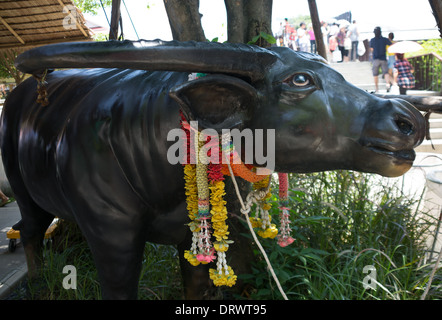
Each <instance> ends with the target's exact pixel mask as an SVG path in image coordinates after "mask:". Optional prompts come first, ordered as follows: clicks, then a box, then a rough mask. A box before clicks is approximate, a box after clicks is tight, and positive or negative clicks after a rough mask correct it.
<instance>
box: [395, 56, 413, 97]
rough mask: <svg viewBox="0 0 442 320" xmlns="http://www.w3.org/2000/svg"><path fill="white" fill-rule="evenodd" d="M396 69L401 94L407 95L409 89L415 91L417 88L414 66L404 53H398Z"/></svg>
mask: <svg viewBox="0 0 442 320" xmlns="http://www.w3.org/2000/svg"><path fill="white" fill-rule="evenodd" d="M394 68H395V69H397V72H398V75H397V84H398V86H399V93H400V94H407V89H413V88H414V87H415V86H416V80H415V78H414V76H413V72H414V70H413V66H412V65H411V64H410V62H408V60H407V59H405V58H404V54H403V53H396V62H395V63H394Z"/></svg>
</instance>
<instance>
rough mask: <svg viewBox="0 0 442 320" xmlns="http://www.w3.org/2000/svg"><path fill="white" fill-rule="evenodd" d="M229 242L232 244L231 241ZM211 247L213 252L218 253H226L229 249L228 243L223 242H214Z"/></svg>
mask: <svg viewBox="0 0 442 320" xmlns="http://www.w3.org/2000/svg"><path fill="white" fill-rule="evenodd" d="M229 242H230V243H232V242H233V241H229ZM213 246H214V247H215V250H216V251H219V252H226V251H227V250H228V249H229V243H228V242H227V241H225V240H222V241H216V242H215V243H214V244H213Z"/></svg>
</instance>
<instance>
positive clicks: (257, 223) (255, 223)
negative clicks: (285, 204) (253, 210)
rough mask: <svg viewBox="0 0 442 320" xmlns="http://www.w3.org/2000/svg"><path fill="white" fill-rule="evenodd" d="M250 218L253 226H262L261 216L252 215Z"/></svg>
mask: <svg viewBox="0 0 442 320" xmlns="http://www.w3.org/2000/svg"><path fill="white" fill-rule="evenodd" d="M249 220H250V223H251V224H252V227H253V228H261V225H262V221H261V219H260V218H256V217H250V218H249Z"/></svg>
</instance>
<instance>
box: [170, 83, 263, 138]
mask: <svg viewBox="0 0 442 320" xmlns="http://www.w3.org/2000/svg"><path fill="white" fill-rule="evenodd" d="M170 96H171V97H172V98H173V99H174V100H176V101H177V102H178V103H179V105H180V106H181V108H182V109H183V112H184V114H185V115H186V117H187V119H188V120H189V121H198V127H199V128H200V129H207V128H210V129H215V130H217V131H218V132H221V130H222V129H232V128H241V127H242V126H243V125H244V123H245V122H246V121H247V120H249V119H250V118H251V114H252V112H253V108H254V106H255V104H256V103H257V100H258V94H257V91H256V89H255V88H254V87H252V86H251V85H250V84H248V83H247V82H245V81H243V80H241V79H238V78H235V77H231V76H226V75H208V76H205V77H202V78H199V79H197V80H193V81H189V82H186V83H183V84H181V85H179V86H177V87H175V88H173V89H172V90H171V91H170Z"/></svg>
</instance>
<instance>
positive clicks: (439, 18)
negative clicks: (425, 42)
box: [428, 0, 442, 38]
mask: <svg viewBox="0 0 442 320" xmlns="http://www.w3.org/2000/svg"><path fill="white" fill-rule="evenodd" d="M428 2H429V3H430V6H431V9H432V10H433V15H434V18H435V19H436V23H437V26H438V27H439V35H440V37H441V38H442V2H441V1H440V0H428Z"/></svg>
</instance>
